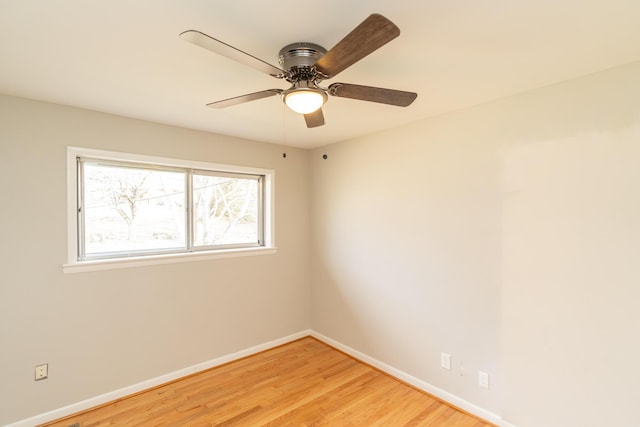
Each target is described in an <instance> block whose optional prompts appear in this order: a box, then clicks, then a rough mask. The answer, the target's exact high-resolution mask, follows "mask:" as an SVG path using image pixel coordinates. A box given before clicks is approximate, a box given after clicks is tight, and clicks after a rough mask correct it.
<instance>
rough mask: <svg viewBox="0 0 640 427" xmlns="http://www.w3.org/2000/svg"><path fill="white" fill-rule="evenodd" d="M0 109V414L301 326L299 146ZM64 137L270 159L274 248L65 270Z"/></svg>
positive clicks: (188, 154)
mask: <svg viewBox="0 0 640 427" xmlns="http://www.w3.org/2000/svg"><path fill="white" fill-rule="evenodd" d="M0 118H1V119H0V121H1V122H0V159H2V168H0V194H1V195H2V208H1V214H0V215H1V216H0V218H1V221H0V236H1V237H0V238H1V241H2V244H1V246H0V251H1V252H0V260H1V261H0V262H1V269H0V282H1V285H0V425H3V424H5V423H7V422H11V421H16V420H19V419H24V418H27V417H30V416H33V415H36V414H39V413H42V412H45V411H48V410H52V409H57V408H60V407H62V406H65V405H68V404H72V403H76V402H79V401H81V400H84V399H87V398H90V397H94V396H97V395H99V394H101V393H105V392H111V391H113V390H116V389H119V388H121V387H125V386H130V385H132V384H135V383H138V382H140V381H143V380H147V379H149V378H154V377H157V376H159V375H163V374H166V373H169V372H173V371H175V370H179V369H182V368H185V367H188V366H192V365H194V364H197V363H200V362H204V361H207V360H210V359H213V358H216V357H220V356H223V355H228V354H231V353H233V352H236V351H240V350H244V349H246V348H249V347H252V346H255V345H259V344H262V343H265V342H268V341H271V340H275V339H278V338H282V337H284V336H287V335H290V334H292V333H296V332H299V331H302V330H305V329H308V328H309V326H310V319H309V285H308V277H309V261H310V260H309V256H308V253H309V251H308V240H309V239H308V235H309V223H308V214H307V213H308V206H309V202H308V152H307V151H304V150H299V149H293V148H290V147H282V146H277V145H269V144H263V143H257V142H251V141H246V140H239V139H234V138H229V137H223V136H219V135H212V134H207V133H203V132H196V131H191V130H186V129H180V128H175V127H170V126H162V125H158V124H152V123H148V122H142V121H136V120H131V119H125V118H121V117H115V116H110V115H106V114H99V113H94V112H89V111H84V110H78V109H73V108H67V107H61V106H56V105H51V104H44V103H38V102H33V101H28V100H23V99H17V98H10V97H0ZM67 146H79V147H87V148H96V149H103V150H111V151H122V152H131V153H138V154H146V155H152V156H161V157H172V158H180V159H188V160H196V161H205V162H215V163H226V164H237V165H243V166H251V167H259V168H268V169H274V170H275V171H276V189H275V192H276V243H277V245H278V252H277V254H276V255H264V256H255V257H242V258H228V259H218V260H211V261H201V262H189V263H180V264H167V265H161V266H153V267H139V268H131V269H122V270H113V271H99V272H90V273H78V274H63V273H62V268H61V267H62V264H63V263H65V261H66V260H65V256H66V244H67V242H66V181H65V179H66V173H65V168H66V147H67ZM285 151H286V153H287V157H286V158H283V157H282V153H283V152H285ZM39 363H49V371H50V372H49V378H48V379H47V380H46V381H40V382H37V383H36V382H34V380H33V370H34V366H35V365H36V364H39Z"/></svg>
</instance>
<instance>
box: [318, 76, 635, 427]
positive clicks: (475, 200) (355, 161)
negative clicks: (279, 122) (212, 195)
mask: <svg viewBox="0 0 640 427" xmlns="http://www.w3.org/2000/svg"><path fill="white" fill-rule="evenodd" d="M638 76H640V63H636V64H632V65H629V66H626V67H621V68H617V69H613V70H609V71H606V72H602V73H598V74H594V75H592V76H587V77H585V78H582V79H578V80H574V81H571V82H566V83H563V84H558V85H555V86H550V87H547V88H543V89H540V90H536V91H532V92H529V93H526V94H523V95H520V96H515V97H510V98H507V99H504V100H500V101H496V102H493V103H489V104H486V105H481V106H478V107H475V108H471V109H467V110H464V111H460V112H456V113H452V114H448V115H444V116H441V117H438V118H434V119H430V120H426V121H422V122H419V123H416V124H414V125H411V126H406V127H403V128H400V129H396V130H392V131H388V132H384V133H380V134H376V135H372V136H369V137H365V138H361V139H358V140H353V141H349V142H345V143H340V144H335V145H331V146H328V147H325V148H319V149H316V150H314V151H313V152H312V157H311V165H312V166H311V167H312V182H311V185H312V187H311V188H312V190H311V195H312V202H311V206H312V215H313V218H312V230H313V232H312V239H313V241H314V246H313V252H312V256H313V259H314V263H313V265H312V276H311V277H312V280H313V282H312V293H311V301H312V316H313V317H312V325H313V328H314V329H315V330H317V331H318V332H320V333H322V334H324V335H326V336H330V337H331V338H333V339H335V340H337V341H339V342H341V343H343V344H345V345H348V346H350V347H352V348H354V349H356V350H359V351H361V352H364V353H366V354H368V355H370V356H372V357H374V358H376V359H378V360H380V361H382V362H384V363H388V364H390V365H392V366H394V367H396V368H398V369H401V370H403V371H404V372H406V373H408V374H410V375H413V376H414V377H417V378H419V379H421V380H423V381H426V382H427V383H429V384H432V385H434V386H436V387H440V388H442V389H444V390H446V391H448V392H450V393H453V394H455V395H457V396H459V397H461V398H462V399H464V400H466V401H467V402H470V403H472V404H475V405H478V406H480V407H482V408H485V409H487V410H489V411H492V412H494V413H496V414H501V415H502V416H503V419H504V420H506V421H507V422H510V423H513V424H515V425H517V426H519V427H555V426H557V427H569V426H575V427H588V426H601V425H611V426H613V425H616V426H622V425H624V426H628V425H635V424H636V420H637V409H636V405H634V403H635V402H636V401H637V399H638V398H639V397H640V392H639V391H638V384H640V365H639V364H638V360H640V339H638V337H639V336H640V335H639V332H638V328H639V326H640V310H638V301H640V285H639V284H640V267H639V266H640V190H639V188H640V187H639V186H640V77H638ZM421 96H428V94H421ZM325 153H326V154H327V155H328V158H327V159H326V160H323V159H322V154H325ZM440 352H447V353H450V354H451V355H452V356H453V370H452V372H447V371H444V370H442V369H441V368H440V367H439V355H440ZM478 370H483V371H486V372H488V373H489V374H490V375H491V389H490V390H489V391H487V390H483V389H481V388H479V387H478V385H477V372H478Z"/></svg>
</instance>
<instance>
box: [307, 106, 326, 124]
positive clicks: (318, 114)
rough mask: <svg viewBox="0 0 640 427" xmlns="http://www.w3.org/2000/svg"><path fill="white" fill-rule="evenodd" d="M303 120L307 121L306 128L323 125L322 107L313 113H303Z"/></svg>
mask: <svg viewBox="0 0 640 427" xmlns="http://www.w3.org/2000/svg"><path fill="white" fill-rule="evenodd" d="M304 121H305V122H307V127H308V128H315V127H318V126H322V125H324V114H322V108H318V109H317V110H316V111H314V112H313V113H309V114H305V115H304Z"/></svg>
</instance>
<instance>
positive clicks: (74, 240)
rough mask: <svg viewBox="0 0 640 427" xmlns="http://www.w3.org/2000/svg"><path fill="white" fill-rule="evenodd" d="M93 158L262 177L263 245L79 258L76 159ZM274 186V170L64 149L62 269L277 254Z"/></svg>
mask: <svg viewBox="0 0 640 427" xmlns="http://www.w3.org/2000/svg"><path fill="white" fill-rule="evenodd" d="M78 157H85V158H95V159H101V160H107V161H114V162H128V163H140V164H146V165H154V166H160V167H169V168H172V167H173V168H186V169H197V170H202V171H215V172H223V173H231V174H234V173H235V174H252V175H262V176H264V188H263V202H264V212H263V213H264V229H263V237H264V245H263V246H257V247H245V248H221V249H208V250H197V251H193V252H179V253H166V254H158V255H141V256H134V257H126V258H109V259H97V260H83V261H80V260H79V259H78V255H79V254H78V239H79V235H78V214H77V209H78V173H77V158H78ZM274 185H275V171H274V170H272V169H261V168H253V167H246V166H233V165H226V164H218V163H207V162H198V161H191V160H180V159H170V158H166V157H155V156H147V155H141V154H130V153H120V152H114V151H104V150H95V149H90V148H80V147H67V263H66V264H64V265H63V267H62V269H63V271H64V272H65V273H78V272H84V271H96V270H111V269H117V268H131V267H142V266H149V265H157V264H167V263H176V262H192V261H202V260H208V259H216V258H228V257H239V256H253V255H269V254H274V253H276V246H275V240H274V235H275V233H274V231H275V227H274V225H275V221H274V218H275V215H274V206H275V203H274Z"/></svg>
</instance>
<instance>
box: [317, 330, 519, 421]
mask: <svg viewBox="0 0 640 427" xmlns="http://www.w3.org/2000/svg"><path fill="white" fill-rule="evenodd" d="M311 336H312V337H314V338H317V339H318V340H320V341H323V342H325V343H327V344H329V345H330V346H332V347H335V348H337V349H338V350H340V351H343V352H345V353H347V354H348V355H350V356H352V357H354V358H356V359H358V360H361V361H363V362H365V363H368V364H369V365H371V366H373V367H375V368H377V369H380V370H381V371H382V372H385V373H387V374H389V375H391V376H393V377H396V378H398V379H400V380H402V381H404V382H406V383H407V384H411V385H412V386H414V387H416V388H418V389H420V390H423V391H425V392H427V393H429V394H431V395H433V396H435V397H437V398H439V399H442V400H443V401H445V402H447V403H450V404H451V405H454V406H456V407H458V408H460V409H462V410H464V411H467V412H468V413H470V414H473V415H475V416H477V417H480V418H482V419H484V420H486V421H489V422H490V423H493V424H497V425H501V426H502V427H515V426H513V425H510V424H504V423H502V419H501V418H500V416H499V415H496V414H494V413H493V412H490V411H487V410H486V409H483V408H481V407H479V406H477V405H474V404H473V403H470V402H468V401H466V400H464V399H462V398H460V397H458V396H456V395H454V394H451V393H449V392H448V391H445V390H442V389H441V388H438V387H436V386H434V385H431V384H429V383H427V382H426V381H422V380H420V379H418V378H416V377H414V376H411V375H409V374H407V373H406V372H403V371H401V370H399V369H396V368H394V367H393V366H390V365H387V364H386V363H383V362H380V361H379V360H376V359H374V358H372V357H370V356H368V355H366V354H364V353H361V352H359V351H358V350H354V349H353V348H351V347H348V346H346V345H344V344H342V343H340V342H338V341H335V340H333V339H331V338H329V337H327V336H324V335H322V334H320V333H318V332H316V331H313V330H312V331H311ZM501 423H502V424H501Z"/></svg>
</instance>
